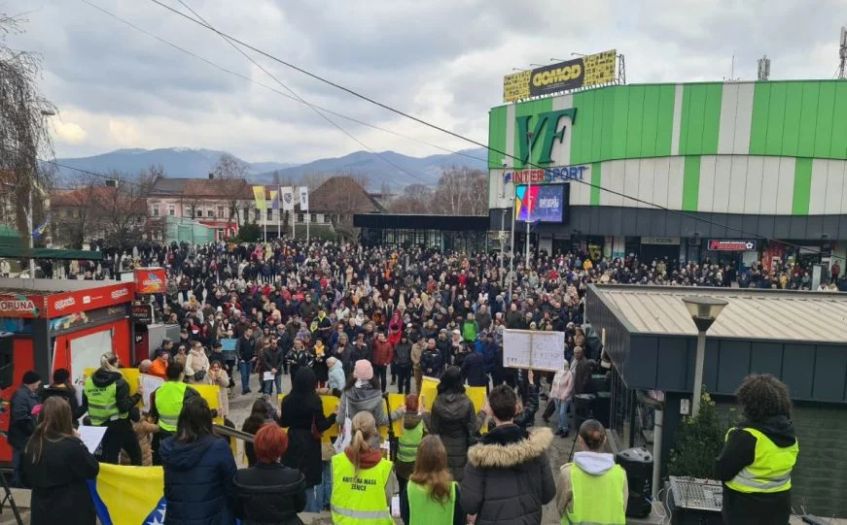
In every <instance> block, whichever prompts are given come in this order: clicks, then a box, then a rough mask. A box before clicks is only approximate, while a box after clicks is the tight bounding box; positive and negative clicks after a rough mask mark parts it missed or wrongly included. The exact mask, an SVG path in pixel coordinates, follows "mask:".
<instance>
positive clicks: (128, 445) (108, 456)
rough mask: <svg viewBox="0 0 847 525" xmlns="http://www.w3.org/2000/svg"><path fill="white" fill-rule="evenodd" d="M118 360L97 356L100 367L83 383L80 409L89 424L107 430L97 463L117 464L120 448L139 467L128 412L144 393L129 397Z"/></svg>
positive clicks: (138, 449) (136, 442)
mask: <svg viewBox="0 0 847 525" xmlns="http://www.w3.org/2000/svg"><path fill="white" fill-rule="evenodd" d="M119 368H120V361H119V360H118V356H116V355H114V354H103V355H102V356H101V357H100V368H98V369H97V370H95V371H94V373H93V374H92V375H91V377H89V378H88V379H86V380H85V388H83V393H82V407H83V409H85V410H86V411H87V412H88V417H89V418H90V419H91V424H92V425H94V426H98V427H106V434H105V435H104V436H103V441H102V442H101V447H102V454H101V457H100V461H102V462H104V463H113V464H117V463H118V456H119V454H120V452H121V449H123V450H125V451H126V452H127V454H128V455H129V458H130V461H131V462H132V464H133V465H141V448H140V447H139V446H138V440H137V439H136V437H135V432H134V431H133V429H132V423H131V422H130V421H129V411H130V409H132V407H134V406H135V405H137V404H138V402H139V401H141V396H142V394H143V392H141V391H140V388H139V391H138V392H136V393H135V394H132V395H130V394H129V384H128V383H127V382H126V380H125V379H124V377H123V375H121V372H120V370H119Z"/></svg>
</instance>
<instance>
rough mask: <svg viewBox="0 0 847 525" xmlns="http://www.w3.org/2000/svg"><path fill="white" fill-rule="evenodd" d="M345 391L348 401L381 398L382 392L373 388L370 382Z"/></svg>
mask: <svg viewBox="0 0 847 525" xmlns="http://www.w3.org/2000/svg"><path fill="white" fill-rule="evenodd" d="M345 393H346V394H347V397H348V398H349V399H350V401H370V400H372V399H376V398H382V392H380V391H379V390H377V389H375V388H374V387H373V386H372V385H371V384H370V383H365V384H364V385H362V386H357V387H355V388H351V389H350V390H348V391H346V392H345Z"/></svg>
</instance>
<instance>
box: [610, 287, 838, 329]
mask: <svg viewBox="0 0 847 525" xmlns="http://www.w3.org/2000/svg"><path fill="white" fill-rule="evenodd" d="M596 292H597V296H598V297H599V298H601V300H604V301H605V302H606V303H607V305H608V306H610V307H611V308H613V309H615V310H617V311H618V312H619V318H620V319H621V320H622V321H625V322H626V323H628V324H629V325H630V331H631V332H635V333H643V334H657V335H689V336H695V335H697V329H696V328H695V327H694V322H693V321H692V320H691V316H690V315H689V313H688V310H686V308H685V305H684V304H683V302H682V298H683V297H691V296H707V297H714V298H718V299H723V300H725V301H727V302H728V303H729V304H728V305H727V306H726V308H725V309H724V311H723V313H721V315H720V316H719V317H718V318H717V320H716V321H715V324H713V325H712V327H711V328H710V329H709V332H708V335H709V337H720V338H739V339H745V340H753V339H763V340H774V339H779V340H786V341H804V342H808V341H811V340H814V341H821V342H824V341H825V342H833V343H844V342H847V294H843V293H831V292H785V291H781V290H758V289H749V288H687V287H686V288H668V287H645V286H621V285H609V286H602V285H601V286H597V287H596Z"/></svg>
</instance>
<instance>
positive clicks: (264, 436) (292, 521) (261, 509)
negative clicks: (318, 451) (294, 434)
mask: <svg viewBox="0 0 847 525" xmlns="http://www.w3.org/2000/svg"><path fill="white" fill-rule="evenodd" d="M253 446H254V447H255V451H256V460H257V461H256V463H255V464H254V465H251V466H250V468H247V469H241V470H239V471H238V472H236V473H235V479H234V480H233V484H234V486H235V517H236V518H238V519H240V520H241V524H242V525H302V523H303V522H302V521H301V520H300V518H299V517H298V516H297V513H298V512H303V509H305V508H306V496H305V489H306V486H305V478H304V477H303V474H302V473H301V472H300V471H298V470H295V469H292V468H289V467H286V466H285V465H283V464H282V463H281V462H280V458H282V457H283V456H284V455H285V453H286V450H287V449H288V434H286V432H285V430H283V429H281V428H280V427H279V426H277V425H274V424H266V425H263V426H262V427H261V428H260V429H259V430H258V432H256V435H255V437H254V440H253Z"/></svg>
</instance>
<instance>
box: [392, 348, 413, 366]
mask: <svg viewBox="0 0 847 525" xmlns="http://www.w3.org/2000/svg"><path fill="white" fill-rule="evenodd" d="M394 364H395V365H397V366H408V367H411V366H412V344H411V343H408V342H406V343H403V342H400V343H397V346H395V347H394Z"/></svg>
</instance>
